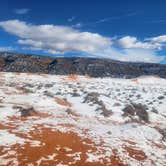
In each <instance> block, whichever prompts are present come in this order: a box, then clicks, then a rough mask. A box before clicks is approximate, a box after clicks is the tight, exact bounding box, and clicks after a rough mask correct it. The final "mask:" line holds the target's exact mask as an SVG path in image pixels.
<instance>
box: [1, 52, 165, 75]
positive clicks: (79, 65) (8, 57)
mask: <svg viewBox="0 0 166 166" xmlns="http://www.w3.org/2000/svg"><path fill="white" fill-rule="evenodd" d="M0 71H4V72H30V73H46V74H47V73H49V74H58V75H70V74H76V75H77V74H78V75H86V76H91V77H106V76H107V77H121V78H135V77H138V76H142V75H157V76H160V77H163V78H166V65H164V64H155V63H131V62H120V61H116V60H111V59H97V58H90V57H88V58H83V57H70V58H67V57H61V58H53V57H44V56H38V55H32V54H17V53H7V52H1V53H0Z"/></svg>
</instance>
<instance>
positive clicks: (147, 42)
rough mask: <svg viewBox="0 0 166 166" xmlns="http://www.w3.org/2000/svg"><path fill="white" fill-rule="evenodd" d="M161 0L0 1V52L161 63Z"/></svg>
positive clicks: (164, 29) (164, 35)
mask: <svg viewBox="0 0 166 166" xmlns="http://www.w3.org/2000/svg"><path fill="white" fill-rule="evenodd" d="M165 7H166V1H164V0H91V1H90V0H47V1H45V0H42V1H41V0H35V1H34V0H1V5H0V37H1V38H0V51H13V52H14V51H15V52H25V53H37V54H41V55H51V56H73V55H74V56H94V57H101V58H102V57H103V58H112V59H117V60H122V61H141V62H157V63H166V47H165V46H166V11H165Z"/></svg>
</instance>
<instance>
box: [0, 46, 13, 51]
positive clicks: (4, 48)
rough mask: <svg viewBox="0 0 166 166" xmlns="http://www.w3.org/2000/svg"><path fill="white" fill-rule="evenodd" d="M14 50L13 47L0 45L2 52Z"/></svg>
mask: <svg viewBox="0 0 166 166" xmlns="http://www.w3.org/2000/svg"><path fill="white" fill-rule="evenodd" d="M13 50H15V48H13V47H0V51H1V52H3V51H13Z"/></svg>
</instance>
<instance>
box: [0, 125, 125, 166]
mask: <svg viewBox="0 0 166 166" xmlns="http://www.w3.org/2000/svg"><path fill="white" fill-rule="evenodd" d="M1 128H2V126H1ZM28 135H29V136H31V139H32V140H37V141H40V142H41V145H40V146H36V147H34V146H31V144H30V143H29V142H26V143H25V144H24V146H20V145H18V144H16V145H14V146H11V147H10V150H14V151H16V153H17V154H16V155H13V154H11V155H10V154H9V155H8V157H7V159H9V158H17V160H18V162H19V165H20V166H23V165H24V166H26V165H28V164H30V163H32V164H34V165H37V164H36V162H37V161H38V160H40V159H42V158H43V159H44V160H42V161H41V162H40V165H41V166H52V165H56V164H58V163H63V164H68V163H70V162H72V164H71V165H73V166H83V165H84V166H85V165H86V166H102V165H103V166H104V165H110V166H124V164H123V163H122V162H121V161H120V160H119V158H118V156H116V155H113V156H110V161H109V163H108V161H107V160H106V159H104V158H101V161H102V162H86V160H87V158H88V156H87V154H86V153H87V152H90V153H96V154H101V152H100V153H99V152H98V151H97V148H96V147H95V144H94V143H93V142H92V141H90V140H88V139H82V138H80V137H79V136H77V135H76V134H74V133H71V132H69V133H61V132H59V131H55V130H52V129H49V128H40V129H39V130H38V128H36V130H35V131H33V132H30V133H29V134H28ZM67 148H69V150H67ZM79 152H81V153H80V160H79V159H78V160H74V157H78V156H77V155H74V153H79ZM5 153H7V150H5V147H0V156H1V155H4V154H5ZM103 153H104V152H103ZM53 154H55V156H54V157H53V159H51V160H50V159H49V158H48V156H49V155H53ZM70 154H71V155H70ZM72 154H73V156H72ZM9 165H12V161H11V163H10V164H9Z"/></svg>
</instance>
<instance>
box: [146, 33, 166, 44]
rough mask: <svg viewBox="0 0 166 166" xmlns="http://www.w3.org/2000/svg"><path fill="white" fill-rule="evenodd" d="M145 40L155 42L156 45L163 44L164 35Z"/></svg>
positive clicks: (165, 36) (165, 37)
mask: <svg viewBox="0 0 166 166" xmlns="http://www.w3.org/2000/svg"><path fill="white" fill-rule="evenodd" d="M147 40H149V41H152V42H157V43H165V42H166V35H161V36H157V37H152V38H147Z"/></svg>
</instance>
